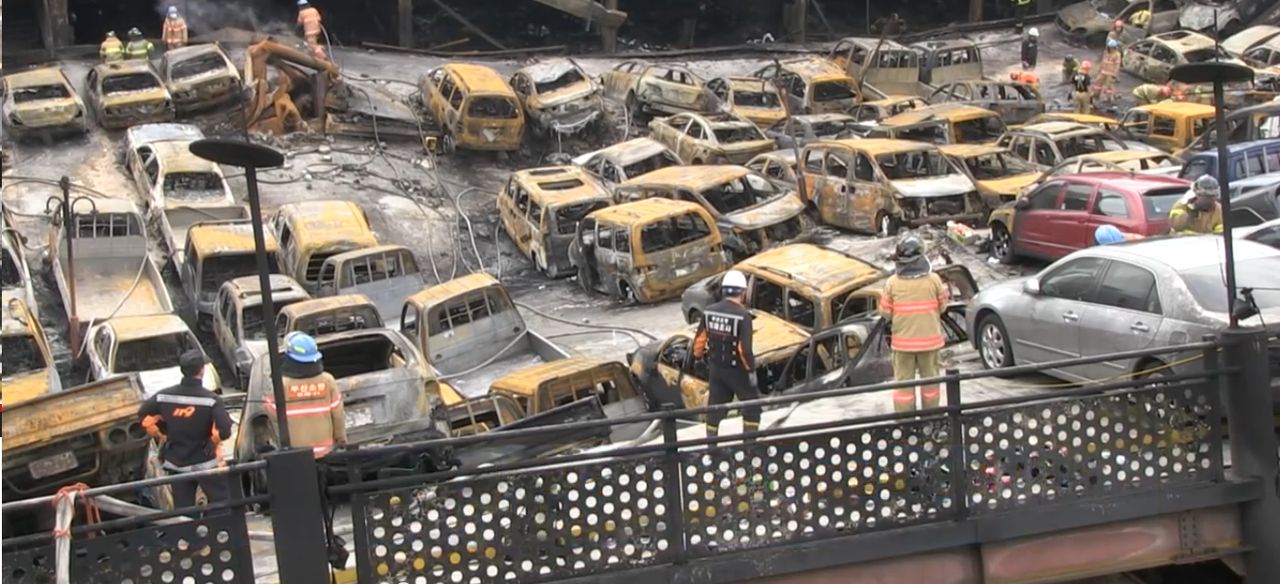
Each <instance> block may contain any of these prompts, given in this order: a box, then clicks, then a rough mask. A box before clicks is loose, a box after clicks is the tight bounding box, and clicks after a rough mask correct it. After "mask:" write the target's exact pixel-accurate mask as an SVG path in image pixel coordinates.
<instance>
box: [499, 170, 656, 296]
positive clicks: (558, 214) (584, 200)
mask: <svg viewBox="0 0 1280 584" xmlns="http://www.w3.org/2000/svg"><path fill="white" fill-rule="evenodd" d="M663 150H665V148H664V149H663ZM612 202H613V201H612V197H611V195H610V193H609V191H608V189H606V188H605V187H604V185H602V184H600V182H599V181H598V180H597V179H596V178H595V177H593V176H591V175H590V174H589V173H588V172H587V171H586V170H585V169H583V168H580V167H577V166H555V167H543V168H534V169H528V170H521V171H519V172H516V173H514V174H512V175H511V178H510V179H508V181H507V185H506V186H505V187H504V188H503V189H502V191H501V192H500V193H498V217H499V219H500V220H501V221H502V227H503V229H504V230H505V231H506V232H507V236H508V237H510V238H511V241H513V242H515V244H516V248H517V249H519V250H520V253H522V254H524V256H525V257H527V258H529V261H531V262H533V265H534V267H536V268H537V269H538V271H540V272H542V273H543V274H544V275H545V276H547V277H548V278H559V277H561V276H567V275H569V274H571V273H572V272H573V265H572V263H571V262H570V261H569V245H570V244H571V243H572V242H573V237H574V235H575V234H576V233H577V232H578V223H579V222H581V221H582V219H583V218H584V217H586V216H587V215H588V214H590V213H591V212H592V211H595V210H597V209H601V208H603V207H607V206H609V205H610V204H612Z"/></svg>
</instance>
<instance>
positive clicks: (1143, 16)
mask: <svg viewBox="0 0 1280 584" xmlns="http://www.w3.org/2000/svg"><path fill="white" fill-rule="evenodd" d="M1129 24H1132V25H1133V26H1136V27H1138V28H1141V29H1146V28H1147V26H1149V25H1150V24H1151V11H1150V10H1147V9H1146V8H1143V9H1142V10H1139V11H1137V12H1134V13H1133V16H1130V17H1129Z"/></svg>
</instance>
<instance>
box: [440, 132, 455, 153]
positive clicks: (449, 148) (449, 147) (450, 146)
mask: <svg viewBox="0 0 1280 584" xmlns="http://www.w3.org/2000/svg"><path fill="white" fill-rule="evenodd" d="M440 150H441V151H442V152H444V153H445V154H453V153H454V152H457V150H458V143H457V142H456V141H454V139H453V134H450V133H448V132H445V134H444V135H443V136H441V137H440Z"/></svg>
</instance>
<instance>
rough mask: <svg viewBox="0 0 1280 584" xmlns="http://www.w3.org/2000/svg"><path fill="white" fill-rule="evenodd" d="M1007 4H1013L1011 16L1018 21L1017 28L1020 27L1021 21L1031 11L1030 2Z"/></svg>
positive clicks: (1027, 0) (1025, 0)
mask: <svg viewBox="0 0 1280 584" xmlns="http://www.w3.org/2000/svg"><path fill="white" fill-rule="evenodd" d="M1009 2H1010V3H1011V4H1013V15H1014V16H1015V17H1016V18H1017V19H1018V26H1022V21H1023V20H1024V19H1026V17H1027V13H1028V12H1030V11H1031V0H1009Z"/></svg>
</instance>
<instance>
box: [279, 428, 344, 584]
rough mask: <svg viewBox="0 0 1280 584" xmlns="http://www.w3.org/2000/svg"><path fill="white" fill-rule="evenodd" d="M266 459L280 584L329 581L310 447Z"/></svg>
mask: <svg viewBox="0 0 1280 584" xmlns="http://www.w3.org/2000/svg"><path fill="white" fill-rule="evenodd" d="M263 458H264V459H266V461H267V484H268V485H270V486H271V529H272V531H273V532H274V534H275V537H274V539H275V545H276V565H277V567H278V568H279V569H280V584H316V583H317V582H328V581H329V568H328V558H329V551H328V546H327V543H326V542H325V533H324V511H323V507H322V506H321V504H320V483H319V481H318V474H317V469H316V460H315V456H314V455H312V453H311V449H310V448H294V449H290V450H278V451H275V452H271V453H268V454H267V455H265V456H263Z"/></svg>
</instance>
